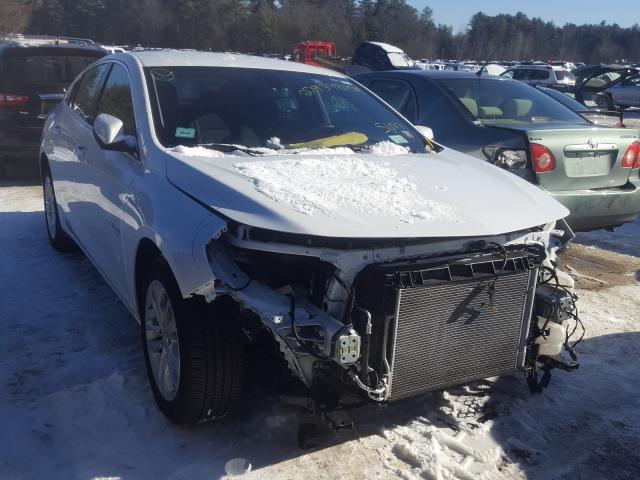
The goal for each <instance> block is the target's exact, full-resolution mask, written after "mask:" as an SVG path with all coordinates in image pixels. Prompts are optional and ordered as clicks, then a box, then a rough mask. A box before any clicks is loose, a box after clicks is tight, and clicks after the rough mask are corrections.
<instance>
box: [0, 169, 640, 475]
mask: <svg viewBox="0 0 640 480" xmlns="http://www.w3.org/2000/svg"><path fill="white" fill-rule="evenodd" d="M302 160H304V159H302ZM637 229H640V221H638V222H635V223H634V224H631V225H628V226H627V227H626V228H623V229H621V231H620V232H617V233H611V234H610V237H609V236H608V238H607V239H608V240H609V241H610V242H611V244H612V245H614V242H615V246H616V247H617V248H618V249H621V248H622V247H623V246H626V247H632V246H633V245H635V244H637V237H636V238H632V236H631V232H632V230H637ZM594 233H595V232H594ZM580 235H583V234H580ZM583 238H584V236H583ZM587 254H589V256H588V257H586V255H587ZM564 255H565V257H563V258H561V263H567V264H570V265H573V266H574V267H576V269H577V270H579V271H584V272H587V273H588V274H589V275H590V276H593V277H599V278H600V279H601V280H606V282H607V283H606V284H604V285H603V284H597V285H596V286H591V287H589V288H586V289H585V288H580V286H579V285H580V282H579V281H578V282H577V284H576V285H578V292H577V293H578V295H579V296H580V300H579V303H578V305H579V309H580V316H581V317H582V319H583V321H584V322H585V325H586V326H587V337H586V338H585V341H584V343H582V344H581V345H580V346H579V348H578V354H579V361H580V363H581V367H580V369H579V370H578V371H577V372H575V373H572V374H569V373H566V372H562V371H559V370H554V372H553V378H552V380H551V384H550V385H549V387H548V388H547V389H546V390H545V391H544V392H542V394H539V395H530V394H529V392H528V389H527V387H526V384H525V382H524V379H523V378H522V375H514V376H505V377H501V378H497V379H493V380H486V381H479V382H471V383H470V384H468V385H466V386H464V387H451V388H448V389H447V390H446V392H432V393H430V394H427V395H423V396H420V397H416V398H412V399H407V400H405V401H403V402H398V403H391V404H389V406H388V407H387V408H385V409H378V408H371V407H367V408H363V409H354V410H351V411H350V414H351V415H352V416H353V418H354V420H355V422H356V426H357V429H358V435H355V434H351V433H349V432H344V431H343V432H340V433H339V434H336V435H335V436H330V437H329V439H324V440H323V443H321V444H320V448H318V449H314V450H311V451H304V450H301V449H299V448H298V447H297V445H296V429H297V422H296V418H297V414H298V413H299V412H298V409H297V408H292V407H291V406H288V405H285V404H283V403H281V402H280V401H279V397H278V396H275V395H267V394H266V393H264V392H262V391H261V390H249V392H250V394H249V395H247V397H245V398H246V399H248V400H247V403H243V404H242V406H241V407H240V408H239V410H240V411H239V413H238V414H236V415H230V416H229V417H226V418H225V419H223V420H222V421H220V422H215V423H211V424H208V425H199V426H196V427H193V428H186V427H177V426H174V425H172V424H171V423H170V422H169V421H168V420H166V419H165V418H164V417H163V416H162V415H161V414H160V412H159V411H158V409H157V407H156V406H155V404H154V400H153V395H152V393H151V389H150V387H149V383H148V380H147V377H146V371H145V367H144V358H143V355H142V350H141V345H140V339H139V338H140V334H139V328H138V326H137V325H136V323H135V321H134V320H133V319H132V318H131V316H130V314H129V313H128V312H127V311H126V309H125V308H124V307H123V306H122V304H121V303H120V301H119V300H118V298H117V297H116V295H115V294H114V293H113V292H112V290H111V289H110V288H109V286H108V285H107V284H106V283H105V282H104V281H103V280H102V278H101V277H100V275H99V274H98V272H97V271H96V269H95V268H94V267H93V265H92V264H91V263H90V262H89V260H87V258H86V257H85V256H84V255H82V254H81V253H76V254H73V253H71V254H65V255H61V254H59V253H57V252H55V251H54V250H53V249H52V248H51V246H50V245H49V242H48V240H47V236H46V232H45V229H44V225H43V214H42V190H41V188H40V187H39V186H37V185H35V186H16V185H11V186H7V185H6V183H5V185H2V183H0V291H2V292H3V297H2V299H3V304H2V307H3V308H2V311H1V312H0V321H1V322H2V326H3V335H1V336H0V365H2V368H0V418H1V419H2V420H3V429H4V432H5V433H4V435H5V438H6V439H8V440H5V441H4V443H3V445H6V446H5V447H4V448H0V478H1V479H27V478H52V479H58V478H61V479H67V478H74V479H75V478H83V479H91V478H124V479H129V478H134V479H137V478H143V479H146V478H170V479H173V480H180V479H205V478H206V479H213V478H229V477H225V475H226V473H227V470H225V467H226V466H227V465H228V464H229V460H230V459H237V458H246V459H247V461H249V462H251V464H252V465H253V468H252V469H251V471H250V472H247V473H244V474H243V475H242V476H241V477H239V478H242V479H243V480H254V479H255V480H263V479H277V478H289V479H298V478H314V479H315V478H325V479H335V478H346V477H348V476H349V477H350V478H371V479H376V480H397V479H398V478H403V479H415V480H423V479H436V478H438V479H442V480H470V479H475V480H524V479H527V478H529V479H552V478H554V479H581V478H593V479H601V478H602V479H605V478H606V479H607V480H628V479H635V478H638V448H637V445H638V438H640V401H639V399H640V384H639V383H638V370H639V368H640V315H638V296H639V293H640V283H638V280H640V279H639V278H636V276H635V273H636V272H638V271H640V264H639V263H638V262H640V259H639V258H634V257H629V256H626V255H620V254H615V253H613V252H611V251H606V250H601V249H599V248H595V247H593V248H584V247H583V248H580V249H576V248H574V247H573V246H572V247H571V248H570V249H569V251H568V252H567V253H566V254H564ZM608 257H610V260H609V261H607V258H608ZM586 260H590V261H591V270H586V267H585V262H586ZM613 260H615V262H613ZM602 265H606V266H605V267H602ZM611 272H615V273H616V277H617V278H618V282H614V281H612V279H611ZM260 372H261V374H262V371H260ZM271 375H273V376H274V377H275V375H276V374H275V373H274V372H271V371H270V370H269V369H268V368H266V367H265V369H264V376H265V377H267V379H269V378H271ZM247 387H248V389H249V388H250V385H247ZM234 463H235V462H234ZM242 465H245V466H247V467H248V465H247V464H246V463H242V464H241V466H242ZM345 465H347V467H345ZM346 468H348V469H349V470H348V471H347V470H346ZM246 469H247V468H245V470H246ZM240 471H242V470H240ZM310 472H312V473H310ZM354 472H355V473H354Z"/></svg>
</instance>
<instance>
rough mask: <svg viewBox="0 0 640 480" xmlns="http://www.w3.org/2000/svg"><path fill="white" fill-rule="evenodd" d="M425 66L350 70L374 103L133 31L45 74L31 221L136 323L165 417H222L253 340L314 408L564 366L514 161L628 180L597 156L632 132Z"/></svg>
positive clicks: (536, 380) (561, 286)
mask: <svg viewBox="0 0 640 480" xmlns="http://www.w3.org/2000/svg"><path fill="white" fill-rule="evenodd" d="M387 53H393V52H387ZM434 73H435V72H434ZM434 73H431V72H424V71H418V70H414V71H397V72H376V73H370V74H367V75H363V76H362V77H358V80H359V81H360V82H363V83H366V84H367V86H368V87H369V88H370V89H371V90H373V91H376V92H378V94H379V95H380V96H381V97H383V98H386V102H384V101H382V100H381V99H380V98H378V97H377V96H376V95H374V94H372V93H371V92H370V91H369V90H368V89H366V88H365V87H363V86H362V85H361V84H359V83H357V82H356V81H354V80H353V79H350V78H348V77H346V76H344V75H342V74H340V73H338V72H335V71H332V70H329V69H320V68H316V67H313V66H309V65H304V64H301V63H294V62H284V61H279V60H272V59H267V58H260V57H252V56H246V55H239V54H233V55H232V54H215V53H207V52H188V51H175V50H149V51H144V50H136V51H133V52H126V53H118V54H115V55H109V56H107V57H104V58H101V59H99V60H98V61H97V62H95V63H93V64H92V65H90V66H88V67H87V68H85V69H84V70H83V71H82V72H81V74H80V75H79V76H78V77H77V78H76V79H75V80H74V81H73V83H72V84H71V85H70V86H69V88H67V90H66V93H65V94H64V98H63V100H62V101H61V102H60V103H59V104H58V105H57V106H56V107H55V108H53V110H51V111H50V112H49V115H48V117H47V120H46V123H45V126H44V130H43V134H42V141H41V148H40V153H39V158H38V159H39V164H40V169H41V173H42V180H43V192H44V202H45V225H46V230H47V233H48V236H49V238H50V241H51V244H52V245H53V247H55V248H57V249H60V250H66V249H69V248H75V247H79V248H80V249H81V250H82V251H83V252H85V254H86V255H87V258H89V259H90V260H91V261H92V262H93V263H94V264H95V266H96V267H97V269H98V270H99V271H100V273H101V274H102V275H103V276H104V277H105V279H106V280H107V282H108V283H109V284H110V285H111V286H112V288H113V289H114V291H115V292H116V293H117V295H118V296H119V297H120V299H121V300H122V302H123V303H124V304H125V305H126V307H127V308H128V309H129V311H130V312H131V314H132V315H133V316H134V318H136V319H137V320H138V321H139V323H140V332H141V341H142V346H143V349H144V357H145V361H146V365H147V371H148V374H149V380H150V384H151V388H152V391H153V394H154V397H155V399H156V402H157V404H158V406H159V408H160V409H161V410H162V412H163V413H164V414H165V415H166V416H167V417H168V418H170V419H171V420H173V421H175V422H178V423H186V424H192V423H197V422H200V421H203V420H212V419H217V418H220V417H222V416H224V415H226V414H227V413H228V412H229V411H230V410H231V409H232V408H233V407H235V406H237V405H238V398H239V396H240V394H241V391H242V388H241V387H242V383H243V381H244V378H243V365H244V363H245V362H244V358H245V356H246V355H247V354H248V352H249V351H250V349H251V348H255V347H256V345H261V344H262V343H263V342H266V343H267V344H269V345H272V346H273V348H274V351H277V352H279V353H280V355H281V356H282V359H283V361H284V362H285V363H286V365H287V366H288V368H289V370H290V372H291V374H292V375H293V376H294V377H296V378H297V379H299V380H300V381H301V382H302V383H303V384H304V385H306V386H307V387H309V389H310V390H309V392H310V393H309V395H310V396H311V397H312V398H313V399H315V400H317V404H316V405H317V406H318V408H322V409H323V411H326V410H327V409H329V410H330V409H332V408H339V407H340V405H342V404H343V402H344V401H345V399H346V400H350V401H353V400H354V398H357V397H360V398H362V399H366V400H369V401H371V402H390V401H398V400H401V399H403V398H407V397H411V396H414V395H417V394H420V393H422V392H425V391H428V390H432V389H436V388H442V387H444V386H447V385H454V384H459V383H462V382H467V381H470V380H472V379H478V378H485V377H490V376H495V375H503V374H509V373H513V372H523V373H524V374H525V376H526V378H527V382H528V384H529V386H530V388H531V390H532V391H533V392H538V391H540V390H541V389H542V388H544V387H545V386H546V384H547V383H548V376H549V373H550V371H551V369H552V368H556V367H560V368H562V369H564V370H574V369H575V368H576V367H577V364H576V363H575V362H574V361H573V360H571V359H570V358H569V357H567V356H566V354H568V353H569V354H571V355H572V356H573V357H574V358H575V353H574V350H573V347H574V346H575V344H576V340H577V338H575V337H572V336H571V335H570V334H571V331H572V330H575V329H573V323H574V322H575V325H576V327H578V326H579V325H580V321H579V317H578V316H577V313H576V312H577V310H576V306H575V297H574V296H573V294H572V293H571V291H572V290H571V289H572V287H573V283H572V280H571V278H570V277H569V276H568V275H566V274H565V273H563V272H562V271H560V270H558V269H557V268H556V265H557V264H556V262H555V255H556V253H557V251H558V250H559V249H562V248H564V247H565V246H566V244H567V242H569V241H570V240H571V238H572V233H571V229H570V228H569V227H568V225H567V224H566V222H565V221H564V218H565V217H566V216H567V215H568V213H569V211H568V210H567V208H565V207H564V206H563V205H561V204H560V203H559V202H557V201H556V200H555V199H554V198H553V197H552V196H550V195H548V194H547V193H545V192H544V191H543V190H542V189H540V188H538V187H537V186H536V185H533V184H532V181H533V182H535V181H538V182H539V183H540V184H542V185H543V186H544V187H545V188H547V190H549V191H551V192H552V193H554V195H555V196H556V197H559V196H560V195H559V192H561V191H565V190H567V187H566V185H567V184H569V183H570V179H569V177H570V176H573V177H575V178H574V179H575V181H577V182H580V183H581V184H582V185H583V186H584V188H585V189H586V190H588V189H589V188H590V187H591V183H589V180H590V175H591V176H594V177H595V178H596V180H598V181H600V180H601V177H603V176H604V177H606V178H608V179H609V180H611V182H618V181H620V182H622V181H623V177H625V175H626V178H627V180H628V177H629V176H630V175H629V173H630V172H631V170H633V174H634V175H635V177H637V174H638V169H637V168H635V169H631V168H627V167H625V166H623V165H622V166H621V165H618V164H617V162H618V158H617V155H618V150H619V149H622V148H626V147H627V145H629V144H631V143H632V139H626V138H625V139H623V138H619V137H616V138H610V137H609V136H608V133H609V132H608V131H607V132H606V133H605V132H595V133H594V134H593V135H594V138H597V139H598V141H599V142H600V141H601V142H602V143H603V144H605V143H606V146H605V145H602V146H600V147H599V146H596V147H595V148H593V149H592V148H591V147H590V146H589V142H587V143H586V145H587V146H585V141H584V139H583V136H582V130H581V129H583V128H585V124H584V123H583V124H580V119H581V118H582V117H578V116H577V115H576V114H574V113H573V112H571V111H570V110H568V109H565V108H564V107H562V105H560V104H559V103H557V102H555V101H554V100H552V99H551V98H550V97H548V96H547V95H545V94H544V93H542V92H539V91H537V90H535V89H533V88H531V87H528V86H526V85H524V84H522V83H519V82H516V81H513V80H508V79H500V78H497V79H489V78H484V77H477V76H475V75H473V74H462V73H458V74H446V75H444V76H442V77H438V78H436V77H432V76H431V75H433V74H434ZM523 89H524V90H523ZM431 100H433V102H431ZM390 105H392V106H394V107H395V109H396V110H397V111H396V110H394V109H393V108H391V106H390ZM398 111H400V112H402V114H403V115H404V116H403V115H400V114H399V113H398ZM438 118H442V119H443V123H442V124H440V123H438V122H437V121H436V119H438ZM422 121H428V122H429V123H430V125H432V127H433V129H434V131H435V138H436V140H439V139H440V138H442V140H446V142H452V143H454V144H455V146H456V147H457V148H458V149H460V150H463V151H466V152H470V153H472V154H475V155H476V156H480V158H483V159H484V160H485V161H480V160H478V159H477V158H473V157H472V156H469V155H467V154H466V153H461V152H458V151H456V150H454V149H452V148H447V147H443V146H441V145H440V144H439V143H434V142H433V141H432V140H430V138H429V137H430V136H431V135H430V134H429V133H428V132H429V129H428V128H426V127H421V126H414V124H416V125H419V124H420V123H421V122H422ZM412 122H413V123H412ZM557 122H561V123H562V122H564V123H565V124H566V127H567V129H568V130H569V131H571V135H573V136H574V137H575V140H574V141H573V143H572V144H571V145H566V142H564V140H562V138H563V137H562V136H561V135H560V133H561V132H560V130H559V129H558V128H556V127H555V126H554V128H546V127H548V126H549V125H552V124H553V125H555V124H556V123H557ZM474 128H475V129H476V131H474ZM456 130H459V131H460V133H461V136H460V137H461V138H463V139H464V138H468V143H466V144H465V143H464V141H457V143H456V140H455V139H456V138H457V137H456V136H455V135H454V134H452V133H451V132H452V131H456ZM483 131H486V132H488V133H487V135H489V136H490V138H489V136H483V133H482V132H483ZM611 131H613V130H611ZM615 132H616V133H619V132H620V130H616V131H615ZM446 142H444V143H446ZM478 142H482V146H478V145H477V143H478ZM612 144H615V145H616V146H617V147H616V149H615V152H614V149H613V148H612V147H611V145H612ZM483 147H484V148H483ZM585 152H587V153H589V152H597V154H592V155H591V156H588V155H585ZM625 158H626V157H625ZM487 160H488V161H487ZM583 160H584V161H583ZM604 160H607V161H608V162H609V164H610V165H613V167H612V170H614V171H612V172H608V176H607V175H605V173H604V169H605V165H604V163H605V162H604ZM496 162H497V163H498V164H500V166H503V167H505V168H497V167H496V166H495V165H494V163H496ZM632 163H633V162H632ZM519 164H525V166H524V167H522V166H521V165H519ZM519 169H521V170H522V171H523V172H525V171H526V174H521V175H520V176H519V175H517V174H516V175H514V174H512V173H510V171H511V172H515V173H519V172H518V170H519ZM625 169H626V170H625ZM507 170H509V171H507ZM596 174H597V175H596ZM521 177H524V178H526V179H527V180H529V181H525V179H524V178H521ZM635 177H634V178H635ZM627 180H625V181H627ZM605 183H606V181H605ZM611 187H612V189H613V186H612V185H611ZM563 189H564V190H563ZM568 190H569V191H570V188H569V189H568ZM572 194H573V193H572ZM594 211H597V209H594ZM570 325H571V326H570ZM579 330H580V329H579V328H578V329H577V331H579ZM279 358H280V357H279ZM543 372H544V377H541V375H542V373H543ZM354 395H355V397H354Z"/></svg>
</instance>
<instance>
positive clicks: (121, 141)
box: [93, 113, 138, 152]
mask: <svg viewBox="0 0 640 480" xmlns="http://www.w3.org/2000/svg"><path fill="white" fill-rule="evenodd" d="M93 133H94V134H95V137H96V139H97V141H98V143H99V144H100V147H101V148H103V149H105V150H117V151H121V152H135V151H137V147H138V146H137V141H136V138H135V137H133V136H131V135H125V134H124V123H123V122H122V120H120V119H119V118H117V117H114V116H113V115H109V114H108V113H101V114H100V115H98V116H97V117H96V119H95V121H94V122H93Z"/></svg>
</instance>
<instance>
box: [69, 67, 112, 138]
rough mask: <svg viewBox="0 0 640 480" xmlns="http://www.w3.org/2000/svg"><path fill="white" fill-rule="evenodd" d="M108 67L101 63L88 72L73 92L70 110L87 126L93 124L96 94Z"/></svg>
mask: <svg viewBox="0 0 640 480" xmlns="http://www.w3.org/2000/svg"><path fill="white" fill-rule="evenodd" d="M108 67H109V65H108V64H104V63H103V64H102V65H98V66H97V67H95V68H92V69H91V70H89V71H88V72H87V73H85V74H84V76H83V77H82V79H81V80H80V81H79V82H78V88H77V90H76V91H75V92H74V95H75V98H74V100H73V104H72V107H71V108H72V109H73V111H74V112H76V113H77V114H78V115H80V117H81V118H82V119H83V120H84V121H85V122H87V123H88V124H89V125H92V124H93V119H94V113H95V108H96V100H97V98H98V92H99V90H100V85H101V84H102V79H103V78H104V75H105V73H106V71H107V69H108Z"/></svg>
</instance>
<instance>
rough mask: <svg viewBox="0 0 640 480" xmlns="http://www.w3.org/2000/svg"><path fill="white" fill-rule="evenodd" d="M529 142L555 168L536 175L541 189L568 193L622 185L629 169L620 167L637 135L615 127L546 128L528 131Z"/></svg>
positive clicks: (631, 131)
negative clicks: (549, 156)
mask: <svg viewBox="0 0 640 480" xmlns="http://www.w3.org/2000/svg"><path fill="white" fill-rule="evenodd" d="M527 133H528V137H529V141H530V142H531V143H536V144H539V145H543V146H545V147H546V148H548V149H549V150H550V151H551V153H553V156H554V158H555V161H556V166H555V168H554V169H553V170H551V171H548V172H542V173H536V175H537V178H538V182H539V183H540V186H542V187H543V188H544V189H545V190H549V191H570V190H584V189H595V188H611V187H620V186H622V185H625V184H626V183H627V182H628V180H629V174H630V173H631V169H630V168H623V167H622V157H623V155H624V154H625V153H626V151H627V148H629V146H630V145H631V143H633V142H634V141H637V140H638V132H637V131H635V130H631V129H619V128H603V127H600V128H593V127H592V128H561V127H555V128H549V129H542V128H541V129H537V130H529V131H528V132H527Z"/></svg>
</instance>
